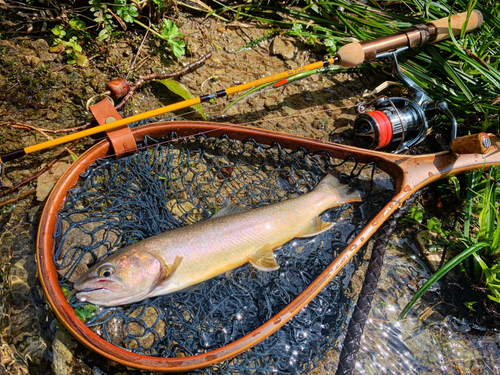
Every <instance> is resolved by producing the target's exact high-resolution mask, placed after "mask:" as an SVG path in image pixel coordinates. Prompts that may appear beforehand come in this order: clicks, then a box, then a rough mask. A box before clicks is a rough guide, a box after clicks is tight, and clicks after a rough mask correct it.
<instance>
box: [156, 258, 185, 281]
mask: <svg viewBox="0 0 500 375" xmlns="http://www.w3.org/2000/svg"><path fill="white" fill-rule="evenodd" d="M182 259H184V258H183V257H180V256H176V257H175V259H174V262H173V263H172V265H169V266H166V267H165V268H164V269H165V270H167V271H166V272H165V273H164V274H163V277H162V278H161V280H160V283H159V284H165V283H167V282H168V281H169V280H170V279H171V278H172V276H174V274H175V271H177V268H179V266H180V264H181V262H182Z"/></svg>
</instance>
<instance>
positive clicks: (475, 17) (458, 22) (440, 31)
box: [428, 10, 483, 43]
mask: <svg viewBox="0 0 500 375" xmlns="http://www.w3.org/2000/svg"><path fill="white" fill-rule="evenodd" d="M466 20H467V12H463V13H459V14H455V15H454V16H451V20H450V24H451V30H452V32H453V35H458V34H460V31H461V30H462V26H463V24H464V23H465V21H466ZM482 23H483V15H482V13H481V12H480V11H479V10H473V11H472V13H471V15H470V18H469V22H468V23H467V30H466V31H467V32H469V31H471V30H474V29H476V28H478V27H480V26H481V24H482ZM429 24H432V25H434V27H435V28H436V39H434V41H433V43H435V42H439V41H440V40H443V39H447V38H449V37H450V33H449V32H448V17H444V18H441V19H439V20H436V21H432V22H429V23H428V25H429Z"/></svg>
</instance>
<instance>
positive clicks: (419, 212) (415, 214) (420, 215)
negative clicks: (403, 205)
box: [408, 206, 424, 224]
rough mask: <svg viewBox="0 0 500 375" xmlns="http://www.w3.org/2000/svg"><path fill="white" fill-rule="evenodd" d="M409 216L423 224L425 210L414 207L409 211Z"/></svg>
mask: <svg viewBox="0 0 500 375" xmlns="http://www.w3.org/2000/svg"><path fill="white" fill-rule="evenodd" d="M408 215H409V216H410V218H412V219H413V220H415V221H416V222H417V223H419V224H422V221H423V220H424V209H423V208H422V207H420V206H413V207H412V208H410V209H409V210H408Z"/></svg>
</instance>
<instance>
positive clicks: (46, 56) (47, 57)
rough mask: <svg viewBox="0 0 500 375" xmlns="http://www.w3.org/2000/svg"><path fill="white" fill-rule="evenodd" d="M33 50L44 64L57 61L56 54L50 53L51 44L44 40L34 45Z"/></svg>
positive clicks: (35, 42)
mask: <svg viewBox="0 0 500 375" xmlns="http://www.w3.org/2000/svg"><path fill="white" fill-rule="evenodd" d="M32 47H33V49H34V50H35V51H36V53H37V54H38V57H39V58H40V60H42V61H43V62H50V61H54V60H55V59H56V56H57V55H56V54H54V53H50V52H49V44H48V43H47V41H45V40H44V39H37V40H35V41H34V42H33V43H32Z"/></svg>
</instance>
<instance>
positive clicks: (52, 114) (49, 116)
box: [46, 109, 57, 120]
mask: <svg viewBox="0 0 500 375" xmlns="http://www.w3.org/2000/svg"><path fill="white" fill-rule="evenodd" d="M46 116H47V119H49V120H55V119H56V118H57V111H54V110H52V109H49V110H48V111H47V114H46Z"/></svg>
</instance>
